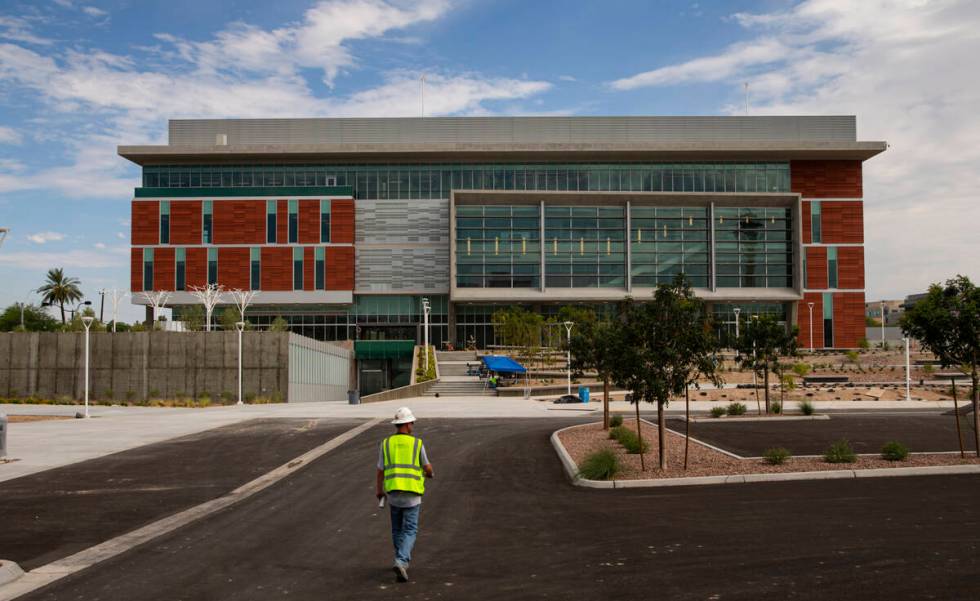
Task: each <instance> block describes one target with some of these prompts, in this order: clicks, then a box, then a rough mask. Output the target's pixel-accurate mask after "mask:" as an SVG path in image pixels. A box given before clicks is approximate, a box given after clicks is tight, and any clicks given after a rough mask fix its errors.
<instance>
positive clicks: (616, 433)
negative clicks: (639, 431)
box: [609, 425, 626, 440]
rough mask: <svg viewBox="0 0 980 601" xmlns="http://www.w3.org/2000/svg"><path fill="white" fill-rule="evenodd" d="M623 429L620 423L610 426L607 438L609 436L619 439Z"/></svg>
mask: <svg viewBox="0 0 980 601" xmlns="http://www.w3.org/2000/svg"><path fill="white" fill-rule="evenodd" d="M625 429H626V428H624V427H623V426H621V425H620V426H614V427H612V428H610V429H609V438H611V439H613V440H619V437H620V434H621V431H622V430H625Z"/></svg>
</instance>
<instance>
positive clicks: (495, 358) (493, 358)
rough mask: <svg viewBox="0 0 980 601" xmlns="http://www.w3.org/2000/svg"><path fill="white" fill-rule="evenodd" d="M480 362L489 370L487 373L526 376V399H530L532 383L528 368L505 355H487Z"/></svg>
mask: <svg viewBox="0 0 980 601" xmlns="http://www.w3.org/2000/svg"><path fill="white" fill-rule="evenodd" d="M480 360H481V361H482V362H483V365H484V367H486V368H487V371H490V372H494V373H498V374H506V375H514V376H518V375H520V374H524V379H525V386H524V398H528V397H530V394H531V383H530V381H529V380H528V378H529V375H528V373H527V368H526V367H524V366H523V365H521V364H520V363H518V362H517V361H514V360H513V359H511V358H510V357H507V356H504V355H485V356H483V357H481V358H480Z"/></svg>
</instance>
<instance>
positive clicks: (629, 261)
mask: <svg viewBox="0 0 980 601" xmlns="http://www.w3.org/2000/svg"><path fill="white" fill-rule="evenodd" d="M631 207H632V203H631V202H630V201H628V200H627V201H626V221H625V222H624V223H625V224H626V238H625V242H626V292H627V294H629V293H632V292H633V244H632V242H633V241H632V240H631V239H630V232H632V231H633V223H632V221H631V217H630V213H631V212H632V211H631V210H630V209H631Z"/></svg>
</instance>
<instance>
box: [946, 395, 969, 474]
mask: <svg viewBox="0 0 980 601" xmlns="http://www.w3.org/2000/svg"><path fill="white" fill-rule="evenodd" d="M949 382H950V384H951V385H952V386H953V416H954V417H955V419H956V442H958V443H960V457H966V451H964V450H963V432H962V428H961V427H960V405H959V402H958V401H957V399H956V378H950V379H949Z"/></svg>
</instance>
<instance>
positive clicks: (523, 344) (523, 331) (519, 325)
mask: <svg viewBox="0 0 980 601" xmlns="http://www.w3.org/2000/svg"><path fill="white" fill-rule="evenodd" d="M492 320H493V324H494V325H493V328H494V332H495V333H496V334H497V337H498V338H500V340H501V341H502V342H503V343H504V344H505V345H507V346H513V347H517V348H520V349H523V350H524V351H525V352H526V353H527V354H529V355H530V354H531V353H532V351H533V349H534V348H535V347H537V346H539V345H540V344H541V328H542V327H543V326H544V318H543V317H541V315H539V314H537V313H534V312H532V311H528V310H526V309H523V308H521V307H509V308H507V309H499V310H497V311H495V312H494V314H493V317H492Z"/></svg>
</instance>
